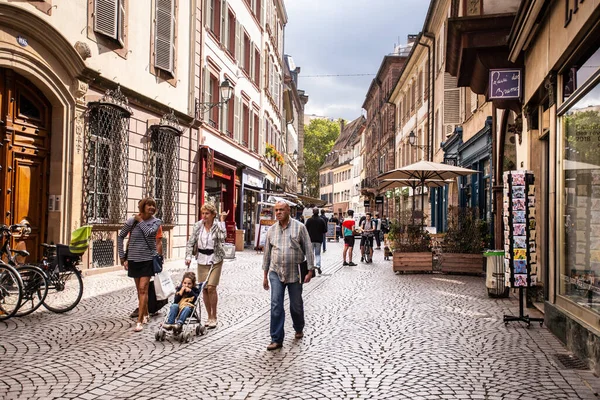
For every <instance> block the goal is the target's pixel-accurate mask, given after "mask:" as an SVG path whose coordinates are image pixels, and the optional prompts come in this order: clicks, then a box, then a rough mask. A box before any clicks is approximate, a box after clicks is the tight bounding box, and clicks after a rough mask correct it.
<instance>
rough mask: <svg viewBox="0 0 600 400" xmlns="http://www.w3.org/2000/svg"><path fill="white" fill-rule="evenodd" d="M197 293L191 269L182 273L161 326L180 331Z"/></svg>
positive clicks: (190, 312) (191, 309)
mask: <svg viewBox="0 0 600 400" xmlns="http://www.w3.org/2000/svg"><path fill="white" fill-rule="evenodd" d="M199 295H200V290H199V289H198V287H197V286H196V274H194V273H193V272H191V271H188V272H186V273H184V274H183V279H182V280H181V284H180V285H179V286H177V288H175V298H173V304H171V308H170V309H169V316H168V318H167V323H166V324H164V325H163V328H164V329H165V330H167V331H169V330H171V329H173V330H174V331H175V332H180V331H181V328H182V326H183V324H184V323H185V320H186V319H187V318H188V317H189V316H190V315H192V311H193V310H194V304H195V303H196V300H197V299H198V296H199Z"/></svg>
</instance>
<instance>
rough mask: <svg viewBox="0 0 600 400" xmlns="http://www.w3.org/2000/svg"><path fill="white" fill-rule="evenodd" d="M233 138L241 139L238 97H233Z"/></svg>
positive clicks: (237, 140)
mask: <svg viewBox="0 0 600 400" xmlns="http://www.w3.org/2000/svg"><path fill="white" fill-rule="evenodd" d="M232 100H233V140H235V141H236V142H238V143H239V141H240V102H239V100H238V98H237V96H236V97H234V98H233V99H232Z"/></svg>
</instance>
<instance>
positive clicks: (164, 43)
mask: <svg viewBox="0 0 600 400" xmlns="http://www.w3.org/2000/svg"><path fill="white" fill-rule="evenodd" d="M174 38H175V0H156V26H155V42H154V65H155V66H156V68H160V69H162V70H165V71H168V72H170V73H173V69H174V68H173V58H174V56H175V40H174Z"/></svg>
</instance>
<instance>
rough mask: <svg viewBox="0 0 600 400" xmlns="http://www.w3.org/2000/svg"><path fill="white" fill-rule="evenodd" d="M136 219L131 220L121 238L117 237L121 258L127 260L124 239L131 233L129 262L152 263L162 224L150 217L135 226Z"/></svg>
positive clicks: (121, 233) (125, 226) (126, 223)
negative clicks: (157, 234) (157, 236)
mask: <svg viewBox="0 0 600 400" xmlns="http://www.w3.org/2000/svg"><path fill="white" fill-rule="evenodd" d="M134 222H135V218H129V219H128V220H127V222H125V225H123V228H122V229H121V232H119V236H117V248H118V249H119V258H120V259H121V260H122V259H124V258H125V249H124V248H123V239H125V238H126V237H127V234H128V233H130V232H131V234H130V236H129V247H128V251H127V260H128V261H135V262H141V261H150V260H152V257H154V255H155V254H157V251H156V233H157V232H158V228H160V226H161V224H162V222H161V220H160V219H158V218H156V217H150V218H148V219H147V220H145V221H141V222H138V223H137V224H136V225H135V227H134V226H133V224H134Z"/></svg>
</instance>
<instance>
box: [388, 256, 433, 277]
mask: <svg viewBox="0 0 600 400" xmlns="http://www.w3.org/2000/svg"><path fill="white" fill-rule="evenodd" d="M392 265H393V268H394V272H432V271H433V254H432V253H431V252H424V253H403V252H399V251H395V252H394V258H393V261H392Z"/></svg>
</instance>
